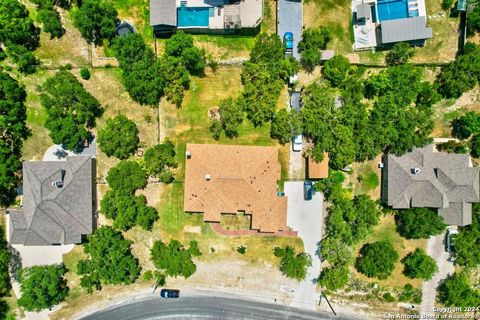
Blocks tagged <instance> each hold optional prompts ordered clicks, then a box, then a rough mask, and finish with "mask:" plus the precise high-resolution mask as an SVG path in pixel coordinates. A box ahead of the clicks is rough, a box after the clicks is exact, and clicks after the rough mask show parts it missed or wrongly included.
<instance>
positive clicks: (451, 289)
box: [438, 272, 480, 307]
mask: <svg viewBox="0 0 480 320" xmlns="http://www.w3.org/2000/svg"><path fill="white" fill-rule="evenodd" d="M438 300H440V302H441V303H442V304H444V305H445V306H447V307H471V306H478V305H480V290H478V289H475V288H473V287H472V285H471V284H470V282H469V280H468V277H467V275H466V274H465V273H463V272H462V273H459V272H455V273H454V274H453V275H451V276H449V277H448V278H447V279H445V280H444V281H443V282H442V283H441V284H440V286H439V287H438Z"/></svg>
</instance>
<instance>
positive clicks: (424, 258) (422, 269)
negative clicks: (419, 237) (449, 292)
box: [402, 248, 438, 280]
mask: <svg viewBox="0 0 480 320" xmlns="http://www.w3.org/2000/svg"><path fill="white" fill-rule="evenodd" d="M402 263H403V264H404V266H405V269H404V270H403V273H404V274H405V275H406V276H407V277H409V278H412V279H413V278H419V279H423V280H430V279H432V277H433V275H434V274H435V273H436V272H437V271H438V267H437V264H436V263H435V260H434V259H433V258H432V257H430V256H429V255H427V254H426V253H425V251H424V250H423V249H420V248H417V249H416V250H415V251H413V252H410V253H409V254H408V255H407V256H405V258H403V259H402Z"/></svg>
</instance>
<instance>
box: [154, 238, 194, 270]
mask: <svg viewBox="0 0 480 320" xmlns="http://www.w3.org/2000/svg"><path fill="white" fill-rule="evenodd" d="M150 255H151V259H152V261H153V264H154V265H155V267H156V268H157V269H159V270H161V271H163V272H165V274H166V275H168V276H171V277H178V276H182V277H184V278H185V279H186V278H189V277H190V276H191V275H192V274H194V273H195V271H196V270H197V266H196V265H195V263H193V261H192V257H196V256H200V255H201V252H200V251H199V250H198V246H197V243H196V241H191V242H190V248H189V249H186V248H185V247H184V246H183V245H182V244H181V243H180V242H179V241H177V240H170V242H169V243H168V244H167V243H164V242H162V241H160V240H158V241H155V243H154V244H153V247H152V250H151V251H150Z"/></svg>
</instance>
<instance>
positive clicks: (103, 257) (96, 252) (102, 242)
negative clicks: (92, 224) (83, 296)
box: [77, 226, 141, 292]
mask: <svg viewBox="0 0 480 320" xmlns="http://www.w3.org/2000/svg"><path fill="white" fill-rule="evenodd" d="M131 244H132V242H131V241H129V240H125V238H124V237H123V235H122V233H121V232H120V231H115V230H114V229H112V228H111V227H107V226H103V227H100V228H98V229H97V230H95V232H94V233H93V234H91V235H89V236H88V238H87V243H85V244H84V251H85V253H86V254H87V256H88V258H87V259H84V260H80V261H79V262H78V264H77V273H78V275H80V276H81V279H80V285H81V286H82V287H84V288H85V289H87V291H89V292H93V290H94V289H97V290H100V289H101V287H102V284H114V285H115V284H126V285H128V284H132V283H133V282H134V281H135V280H136V279H137V278H138V276H139V275H140V270H141V267H140V265H139V263H138V259H137V258H135V257H134V256H133V255H132V253H131V250H130V245H131Z"/></svg>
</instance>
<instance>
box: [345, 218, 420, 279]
mask: <svg viewBox="0 0 480 320" xmlns="http://www.w3.org/2000/svg"><path fill="white" fill-rule="evenodd" d="M375 241H389V242H391V243H392V244H393V246H394V247H395V250H396V251H397V252H398V254H399V256H400V258H399V260H398V262H397V264H396V266H395V270H394V271H393V273H392V275H391V276H390V277H389V278H388V279H386V280H378V279H376V278H368V277H366V276H364V275H363V274H361V273H359V272H357V271H356V270H355V269H354V271H353V274H354V275H355V276H356V277H358V278H360V279H361V280H363V281H367V282H375V283H379V284H380V285H382V286H386V287H392V288H399V287H403V286H404V285H405V284H407V283H410V284H412V285H413V287H414V288H421V286H422V281H421V280H418V279H410V278H407V277H406V276H404V275H403V264H402V263H401V262H400V260H402V259H403V257H405V256H406V255H407V254H408V253H410V252H412V251H414V250H415V249H416V248H423V249H425V246H426V243H427V240H423V239H419V240H407V239H405V238H403V237H401V236H400V235H399V234H398V232H397V230H396V228H395V221H394V217H393V215H387V216H384V217H382V218H381V220H380V223H379V224H378V225H377V226H376V227H375V228H374V230H373V232H372V233H371V234H370V235H369V236H368V237H367V239H365V241H363V242H361V243H360V244H359V245H358V246H357V248H356V255H355V256H357V255H358V251H359V250H360V248H361V247H362V246H363V245H364V244H365V243H370V242H375Z"/></svg>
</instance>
